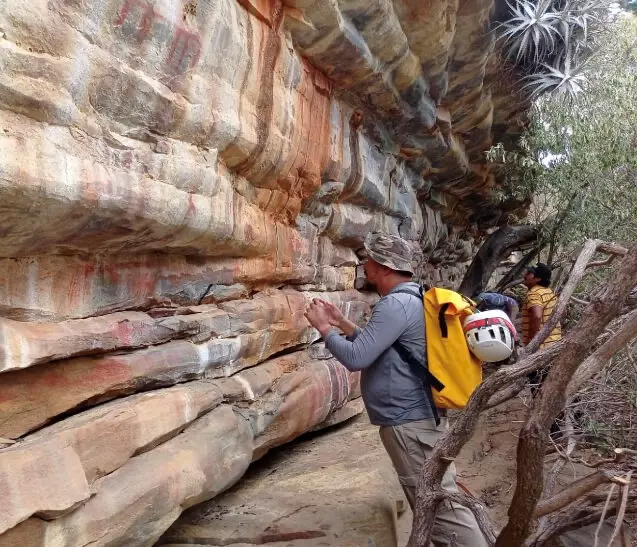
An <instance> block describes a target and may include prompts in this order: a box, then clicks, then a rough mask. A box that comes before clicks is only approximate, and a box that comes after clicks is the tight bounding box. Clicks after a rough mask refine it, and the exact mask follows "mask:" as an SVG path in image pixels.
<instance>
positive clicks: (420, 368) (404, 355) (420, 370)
mask: <svg viewBox="0 0 637 547" xmlns="http://www.w3.org/2000/svg"><path fill="white" fill-rule="evenodd" d="M391 294H410V295H411V296H414V297H415V298H418V299H420V301H421V302H422V303H423V305H424V302H423V297H424V291H423V287H422V286H421V287H420V293H417V292H415V291H413V290H409V289H399V290H397V291H394V292H392V293H391ZM445 328H446V325H445ZM392 348H394V349H395V350H396V352H397V353H398V355H399V356H400V358H401V359H402V360H403V361H404V362H405V363H407V364H408V365H409V367H410V368H411V370H412V372H413V373H414V374H415V375H416V377H417V378H420V379H421V380H422V382H423V387H424V389H425V395H426V396H427V400H428V401H429V405H430V406H431V410H432V412H433V415H434V420H435V421H436V425H440V415H439V414H438V409H437V408H436V404H435V403H434V398H433V393H432V392H431V389H432V388H433V389H435V390H436V391H442V390H443V389H444V388H445V386H444V384H443V383H442V382H441V381H440V380H438V378H436V377H435V376H434V375H433V374H432V373H431V372H430V371H429V369H428V368H427V365H425V363H424V362H422V361H420V360H418V359H417V358H416V357H414V355H413V353H411V351H409V350H408V349H407V348H406V347H405V346H404V345H403V344H401V343H400V342H399V341H398V340H396V341H395V342H394V343H393V344H392Z"/></svg>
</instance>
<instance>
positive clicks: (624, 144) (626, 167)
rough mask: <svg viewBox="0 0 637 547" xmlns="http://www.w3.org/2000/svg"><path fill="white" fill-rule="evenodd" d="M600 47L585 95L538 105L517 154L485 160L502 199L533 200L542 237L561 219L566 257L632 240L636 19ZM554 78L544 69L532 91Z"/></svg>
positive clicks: (618, 25)
mask: <svg viewBox="0 0 637 547" xmlns="http://www.w3.org/2000/svg"><path fill="white" fill-rule="evenodd" d="M598 46H599V48H598V51H597V52H596V54H595V56H594V57H592V58H590V59H589V61H588V72H589V76H588V83H587V85H586V88H585V92H583V93H581V92H580V93H579V94H577V96H576V98H573V97H572V96H570V95H569V94H568V93H567V94H559V93H557V94H549V95H544V96H542V97H541V98H539V99H537V100H536V102H535V106H534V109H533V112H532V123H531V126H530V128H529V131H528V133H527V135H526V136H525V138H524V139H523V140H522V141H521V142H520V144H519V148H518V150H516V151H514V152H511V151H507V150H505V149H504V147H503V146H502V145H498V146H495V147H493V148H492V149H491V150H490V151H489V153H488V155H487V156H488V160H489V161H492V162H495V163H499V164H500V165H501V167H502V169H504V171H505V173H506V185H505V188H504V191H505V192H506V196H503V199H505V198H506V197H511V196H512V197H514V198H516V199H518V198H519V197H520V196H524V195H529V194H531V193H533V194H534V201H533V205H532V207H531V210H530V213H529V216H530V219H529V220H531V221H532V222H534V223H535V224H537V225H538V226H539V227H540V228H541V229H542V228H543V229H544V232H545V233H550V232H551V231H552V229H553V227H554V223H555V222H556V219H561V215H560V213H561V212H563V211H567V214H566V215H565V216H564V218H563V221H562V222H561V224H560V226H559V233H558V234H557V237H558V239H559V242H558V243H559V245H558V247H560V248H562V249H563V250H564V251H566V250H569V247H570V246H572V245H575V244H576V243H577V242H580V241H582V239H584V238H600V239H606V240H615V241H617V242H624V243H628V242H629V241H634V240H636V239H637V17H635V16H625V17H622V18H621V19H620V20H618V21H616V22H614V23H613V24H612V25H611V26H610V28H609V31H608V32H607V33H605V34H604V35H603V36H601V37H600V39H599V41H598ZM558 72H559V70H558V69H554V71H551V72H549V69H548V68H547V73H546V74H543V75H542V76H541V77H540V76H537V78H538V82H539V83H538V86H539V87H540V88H541V89H542V90H545V89H548V88H549V87H550V85H549V82H548V79H551V78H554V79H558V78H560V77H562V76H564V74H563V73H562V72H560V73H559V74H558ZM576 75H577V73H572V76H573V78H574V77H575V76H576ZM545 80H547V81H545ZM574 83H578V82H577V80H574Z"/></svg>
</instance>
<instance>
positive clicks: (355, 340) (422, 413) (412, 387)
mask: <svg viewBox="0 0 637 547" xmlns="http://www.w3.org/2000/svg"><path fill="white" fill-rule="evenodd" d="M400 289H410V290H411V291H413V292H415V293H416V294H418V285H417V284H416V283H412V282H408V283H400V284H399V285H397V286H396V287H394V289H393V290H392V291H391V292H390V293H389V294H387V295H385V296H384V297H383V298H381V299H380V300H379V301H378V303H377V304H376V306H375V307H374V311H373V312H372V316H371V318H370V320H369V322H368V323H367V325H366V326H365V328H363V329H357V330H356V332H355V333H354V335H353V336H351V337H349V338H347V339H346V338H343V337H342V336H340V335H339V334H338V332H337V331H336V330H335V329H332V330H330V331H329V332H328V333H327V335H326V336H325V346H326V347H327V349H329V350H330V352H331V353H332V355H334V357H336V359H338V360H339V361H340V362H341V363H342V364H343V365H344V366H345V367H346V368H347V369H348V370H351V371H357V370H360V371H361V391H362V395H363V401H364V403H365V408H366V409H367V413H368V415H369V419H370V421H371V422H372V423H373V424H375V425H381V426H388V425H400V424H403V423H406V422H412V421H415V420H422V419H425V418H432V417H433V412H432V409H431V406H430V403H429V401H428V399H427V394H426V393H425V388H424V387H423V381H422V378H419V377H418V376H417V375H416V374H415V373H414V372H413V371H412V369H411V367H410V365H409V363H406V362H404V361H403V360H402V359H401V358H400V356H399V355H398V352H397V351H396V350H395V349H394V348H392V347H391V346H392V344H393V343H394V342H395V341H396V340H399V341H400V343H401V344H403V345H404V346H405V347H406V348H407V349H408V350H409V351H410V352H411V353H412V355H414V356H415V357H419V358H423V359H425V358H426V345H425V322H424V315H423V308H422V301H421V300H420V299H419V298H416V297H415V296H411V295H409V294H404V293H400V294H395V292H396V291H397V290H400Z"/></svg>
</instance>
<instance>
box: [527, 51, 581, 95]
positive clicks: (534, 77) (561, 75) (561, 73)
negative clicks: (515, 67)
mask: <svg viewBox="0 0 637 547" xmlns="http://www.w3.org/2000/svg"><path fill="white" fill-rule="evenodd" d="M542 67H543V68H544V71H542V72H539V71H538V72H536V73H534V74H531V75H529V76H527V77H526V80H527V83H526V85H525V86H524V88H525V89H527V88H528V89H529V91H530V93H531V96H532V97H534V98H537V97H539V96H540V95H542V94H543V93H547V92H557V93H563V94H564V95H566V96H568V97H569V98H575V97H576V96H577V95H578V94H579V93H581V92H582V91H583V90H584V87H585V86H586V82H587V81H588V78H587V76H586V68H585V65H584V64H579V65H575V66H573V65H572V64H571V62H570V61H569V57H567V58H566V59H565V61H564V63H563V64H560V65H558V66H552V65H549V64H546V63H544V64H543V65H542Z"/></svg>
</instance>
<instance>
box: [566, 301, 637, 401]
mask: <svg viewBox="0 0 637 547" xmlns="http://www.w3.org/2000/svg"><path fill="white" fill-rule="evenodd" d="M636 336H637V310H633V311H632V312H631V313H629V314H628V315H627V316H626V321H625V323H624V324H623V325H622V326H621V327H620V328H619V330H618V331H617V332H616V333H615V334H614V335H613V336H611V337H610V338H609V339H608V340H606V342H604V343H603V344H602V345H601V346H600V347H599V348H597V349H596V350H595V351H594V352H593V353H592V354H591V355H590V356H589V357H588V358H587V359H586V360H585V361H584V362H583V363H582V364H581V365H580V366H579V368H578V369H577V371H576V372H575V374H574V375H573V378H572V379H571V381H570V382H569V384H568V397H569V398H572V397H573V396H574V395H575V394H576V393H577V392H578V391H579V390H580V389H581V388H582V386H583V385H584V383H585V382H586V381H587V380H590V379H591V378H593V377H595V376H596V375H597V374H599V373H600V372H601V371H602V369H603V368H604V367H605V366H606V364H607V363H608V362H609V361H610V359H611V358H612V357H613V355H615V354H616V353H617V352H618V351H619V350H620V349H622V348H625V347H626V346H627V345H628V344H629V343H630V341H631V340H632V339H633V338H635V337H636Z"/></svg>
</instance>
